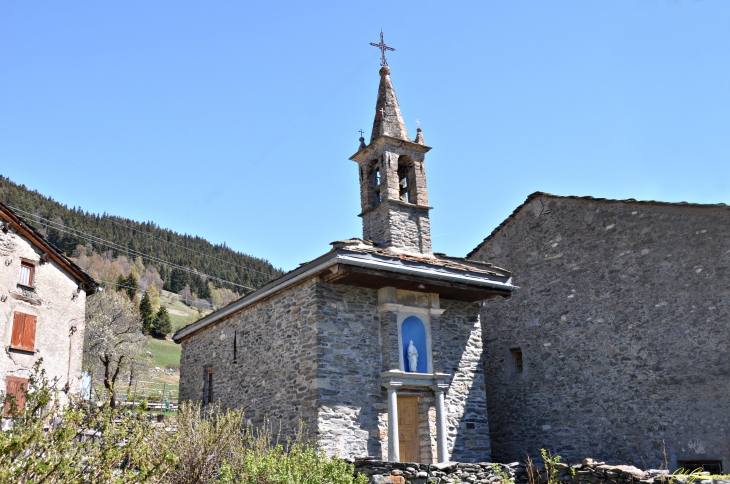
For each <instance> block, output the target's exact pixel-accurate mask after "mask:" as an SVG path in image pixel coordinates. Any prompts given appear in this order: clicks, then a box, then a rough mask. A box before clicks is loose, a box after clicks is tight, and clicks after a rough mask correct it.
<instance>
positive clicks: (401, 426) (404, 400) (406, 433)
mask: <svg viewBox="0 0 730 484" xmlns="http://www.w3.org/2000/svg"><path fill="white" fill-rule="evenodd" d="M398 444H399V450H400V461H401V462H421V442H420V439H419V438H418V397H398Z"/></svg>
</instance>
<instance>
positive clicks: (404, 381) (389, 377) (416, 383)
mask: <svg viewBox="0 0 730 484" xmlns="http://www.w3.org/2000/svg"><path fill="white" fill-rule="evenodd" d="M449 377H451V375H449V374H448V373H409V372H405V371H400V370H390V371H385V372H383V373H381V374H380V381H381V384H382V386H383V387H385V388H388V387H392V386H398V387H401V386H402V387H417V388H430V389H434V388H435V387H438V388H448V385H447V384H446V380H447V379H448V378H449ZM441 385H445V387H442V386H441Z"/></svg>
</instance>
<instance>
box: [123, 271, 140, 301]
mask: <svg viewBox="0 0 730 484" xmlns="http://www.w3.org/2000/svg"><path fill="white" fill-rule="evenodd" d="M124 285H125V286H126V287H125V288H124V289H125V290H126V291H127V296H129V300H130V301H134V296H136V295H137V290H138V289H139V283H138V282H137V278H136V277H134V274H132V273H131V272H130V273H129V275H128V276H127V278H126V279H125V280H124Z"/></svg>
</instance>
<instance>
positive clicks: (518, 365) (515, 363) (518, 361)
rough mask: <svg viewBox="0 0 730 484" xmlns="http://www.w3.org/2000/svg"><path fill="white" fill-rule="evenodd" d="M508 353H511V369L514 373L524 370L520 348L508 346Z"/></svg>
mask: <svg viewBox="0 0 730 484" xmlns="http://www.w3.org/2000/svg"><path fill="white" fill-rule="evenodd" d="M509 351H510V354H511V355H512V371H513V372H514V373H515V374H519V373H522V372H523V371H524V368H525V367H524V363H523V361H522V349H521V348H510V350H509Z"/></svg>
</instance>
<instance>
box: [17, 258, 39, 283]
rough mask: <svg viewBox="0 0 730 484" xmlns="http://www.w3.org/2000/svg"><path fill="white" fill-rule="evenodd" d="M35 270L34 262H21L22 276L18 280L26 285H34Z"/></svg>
mask: <svg viewBox="0 0 730 484" xmlns="http://www.w3.org/2000/svg"><path fill="white" fill-rule="evenodd" d="M34 272H35V266H34V265H33V264H29V263H28V262H21V263H20V277H18V282H19V283H20V284H22V285H24V286H32V285H33V275H34Z"/></svg>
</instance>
